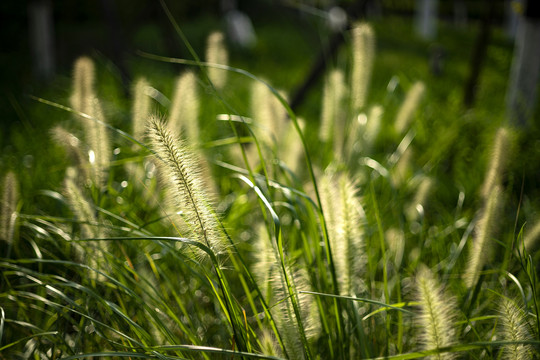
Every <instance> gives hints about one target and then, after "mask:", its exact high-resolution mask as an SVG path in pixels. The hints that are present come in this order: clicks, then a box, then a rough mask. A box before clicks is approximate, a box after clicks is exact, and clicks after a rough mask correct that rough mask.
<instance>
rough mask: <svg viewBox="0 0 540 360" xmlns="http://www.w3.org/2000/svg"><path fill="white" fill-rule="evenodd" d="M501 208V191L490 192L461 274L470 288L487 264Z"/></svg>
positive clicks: (496, 188) (495, 189) (498, 189)
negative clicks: (465, 266) (463, 271)
mask: <svg viewBox="0 0 540 360" xmlns="http://www.w3.org/2000/svg"><path fill="white" fill-rule="evenodd" d="M501 206H502V191H501V189H500V187H498V186H497V187H495V188H494V189H492V190H491V193H490V194H489V198H488V199H487V202H486V205H485V207H484V209H483V212H482V214H481V217H480V219H479V220H478V224H477V225H476V229H475V236H474V238H473V243H472V247H471V248H470V250H469V260H468V263H467V268H466V269H465V273H464V274H463V276H464V279H465V284H466V285H467V287H468V288H472V287H473V286H475V285H476V283H477V282H478V279H479V277H480V272H481V271H482V269H483V267H484V265H485V264H486V263H487V262H488V260H489V258H490V255H491V251H490V248H491V246H490V241H491V238H492V236H493V234H494V233H495V230H496V224H497V220H498V214H499V210H500V208H501Z"/></svg>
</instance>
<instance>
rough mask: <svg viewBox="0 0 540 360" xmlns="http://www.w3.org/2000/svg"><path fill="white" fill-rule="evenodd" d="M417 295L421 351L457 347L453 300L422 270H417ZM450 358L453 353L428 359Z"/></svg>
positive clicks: (430, 273) (435, 280) (430, 274)
mask: <svg viewBox="0 0 540 360" xmlns="http://www.w3.org/2000/svg"><path fill="white" fill-rule="evenodd" d="M416 291H417V298H418V302H419V303H420V315H419V317H418V325H419V332H420V334H419V338H420V341H421V343H422V346H423V349H424V350H432V349H439V348H442V347H445V346H450V345H452V344H454V343H456V340H457V339H456V331H455V327H454V322H455V319H456V313H457V310H456V309H457V306H456V304H455V299H454V298H453V297H452V296H450V295H449V294H448V293H447V292H446V291H445V290H444V289H443V287H442V286H441V285H440V284H439V281H438V280H437V279H436V277H435V275H434V274H433V273H432V272H431V270H429V269H428V268H427V267H425V266H420V269H419V271H418V273H417V275H416ZM453 358H455V354H453V353H442V354H437V355H432V356H430V359H453Z"/></svg>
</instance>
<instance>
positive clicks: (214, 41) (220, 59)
mask: <svg viewBox="0 0 540 360" xmlns="http://www.w3.org/2000/svg"><path fill="white" fill-rule="evenodd" d="M206 61H207V62H208V63H211V64H220V65H227V64H228V63H229V54H228V52H227V48H226V47H225V36H224V35H223V33H222V32H219V31H216V32H213V33H211V34H210V35H209V36H208V39H207V40H206ZM208 77H209V78H210V80H211V81H212V83H213V84H214V86H215V87H216V89H218V90H223V88H224V87H225V84H226V82H227V71H225V70H222V69H217V68H214V67H209V68H208Z"/></svg>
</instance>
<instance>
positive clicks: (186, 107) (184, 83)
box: [167, 71, 223, 144]
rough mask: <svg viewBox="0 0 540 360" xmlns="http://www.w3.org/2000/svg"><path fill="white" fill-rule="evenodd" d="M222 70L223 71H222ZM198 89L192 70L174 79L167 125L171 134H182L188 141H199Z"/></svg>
mask: <svg viewBox="0 0 540 360" xmlns="http://www.w3.org/2000/svg"><path fill="white" fill-rule="evenodd" d="M222 72H223V71H222ZM199 108H200V99H199V90H198V84H197V76H196V75H195V73H194V72H192V71H186V72H184V73H182V74H181V75H180V76H178V78H177V79H176V83H175V87H174V94H173V96H172V100H171V107H170V110H169V117H168V121H167V125H168V127H169V129H170V130H171V132H172V133H173V134H180V133H182V134H184V136H185V138H186V139H188V140H189V141H190V143H193V144H194V143H197V142H199V141H200V140H199V111H200V110H199Z"/></svg>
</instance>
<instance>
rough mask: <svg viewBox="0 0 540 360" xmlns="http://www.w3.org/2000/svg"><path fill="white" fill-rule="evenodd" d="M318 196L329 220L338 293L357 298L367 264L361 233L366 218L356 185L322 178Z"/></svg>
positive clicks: (343, 179) (335, 177)
mask: <svg viewBox="0 0 540 360" xmlns="http://www.w3.org/2000/svg"><path fill="white" fill-rule="evenodd" d="M321 193H322V199H323V207H324V209H325V213H326V214H328V216H329V218H328V220H329V221H328V230H329V236H330V243H331V245H332V249H333V251H332V252H333V257H334V262H335V264H336V271H337V274H338V281H339V288H340V293H342V294H344V295H354V294H358V293H359V292H361V291H362V288H363V283H362V278H361V274H362V271H363V269H364V265H365V262H366V259H365V258H366V257H365V254H364V239H363V236H364V234H363V230H362V226H363V224H364V223H365V215H364V210H363V208H362V205H361V204H360V200H359V199H358V194H357V190H356V187H355V184H354V182H353V181H351V180H350V179H349V177H348V176H347V175H345V174H340V175H331V174H325V176H324V177H323V180H322V181H321Z"/></svg>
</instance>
